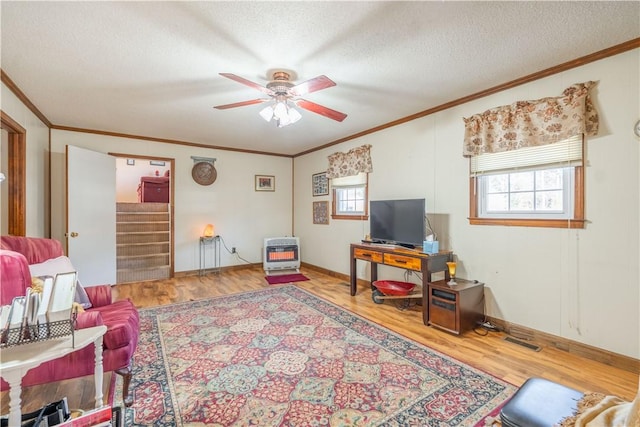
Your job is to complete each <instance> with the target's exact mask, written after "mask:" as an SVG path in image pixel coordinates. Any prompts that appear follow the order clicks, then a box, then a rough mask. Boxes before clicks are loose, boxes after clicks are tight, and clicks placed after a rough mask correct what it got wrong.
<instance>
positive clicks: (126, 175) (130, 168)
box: [116, 157, 171, 203]
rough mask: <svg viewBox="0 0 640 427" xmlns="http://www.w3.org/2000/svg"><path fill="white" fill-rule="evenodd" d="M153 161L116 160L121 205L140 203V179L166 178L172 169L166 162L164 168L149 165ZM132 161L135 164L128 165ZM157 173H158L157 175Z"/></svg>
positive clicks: (117, 191)
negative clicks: (148, 177)
mask: <svg viewBox="0 0 640 427" xmlns="http://www.w3.org/2000/svg"><path fill="white" fill-rule="evenodd" d="M150 160H153V159H127V158H126V157H119V158H117V159H116V200H117V201H118V202H121V203H137V202H138V186H139V185H140V177H143V176H164V173H165V172H166V171H169V170H170V169H171V164H170V163H168V162H165V165H164V166H154V165H151V164H150V163H149V161H150ZM127 161H132V162H133V164H127ZM156 171H157V172H158V173H157V174H156Z"/></svg>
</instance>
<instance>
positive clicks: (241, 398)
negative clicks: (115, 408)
mask: <svg viewBox="0 0 640 427" xmlns="http://www.w3.org/2000/svg"><path fill="white" fill-rule="evenodd" d="M140 316H141V336H140V344H139V346H138V349H137V351H136V354H135V359H134V374H133V380H132V384H131V387H132V390H133V392H134V397H135V403H134V405H133V406H132V407H131V408H129V409H127V410H126V413H125V425H127V426H139V425H163V426H164V425H178V426H180V425H190V426H192V425H193V426H195V425H198V426H200V425H215V426H296V427H299V426H379V425H384V426H438V427H443V426H473V425H476V424H477V423H479V422H480V421H481V420H482V419H483V417H485V416H486V415H488V414H489V413H491V411H492V410H494V409H495V408H496V407H498V406H499V405H501V404H502V403H503V402H504V401H505V400H506V399H508V398H509V397H510V396H511V395H512V394H513V393H514V392H515V387H514V386H512V385H510V384H508V383H505V382H503V381H501V380H499V379H497V378H494V377H492V376H490V375H488V374H486V373H483V372H481V371H479V370H476V369H474V368H471V367H469V366H466V365H464V364H462V363H461V362H458V361H456V360H455V359H452V358H450V357H448V356H446V355H443V354H440V353H437V352H435V351H434V350H431V349H429V348H427V347H424V346H422V345H420V344H418V343H416V342H413V341H410V340H408V339H406V338H404V337H402V336H400V335H397V334H395V333H394V332H391V331H389V330H387V329H385V328H383V327H381V326H379V325H376V324H374V323H371V322H369V321H367V320H365V319H363V318H361V317H359V316H356V315H354V314H353V313H350V312H348V311H345V310H344V309H342V308H340V307H338V306H336V305H334V304H332V303H329V302H327V301H325V300H322V299H320V298H318V297H315V296H313V295H311V294H309V293H308V292H306V291H303V290H301V289H298V288H296V287H295V286H291V285H290V286H277V287H270V288H268V289H264V290H259V291H253V292H248V293H242V294H235V295H230V296H225V297H219V298H212V299H206V300H199V301H193V302H188V303H181V304H174V305H168V306H162V307H157V308H153V309H143V310H141V311H140ZM117 377H118V379H117V381H118V382H119V384H118V385H117V386H116V392H117V393H121V390H122V387H121V383H120V381H122V380H121V378H120V376H119V375H118V376H117ZM121 399H122V396H121V395H118V396H116V402H119V401H121Z"/></svg>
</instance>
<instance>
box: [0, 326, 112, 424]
mask: <svg viewBox="0 0 640 427" xmlns="http://www.w3.org/2000/svg"><path fill="white" fill-rule="evenodd" d="M105 332H107V327H106V326H104V325H101V326H94V327H92V328H86V329H78V330H77V331H75V333H74V335H75V338H74V339H75V347H72V341H71V335H69V336H67V337H61V338H54V339H50V340H45V341H39V342H33V343H29V344H22V345H17V346H14V347H8V348H4V349H2V350H0V375H2V378H4V379H5V381H7V382H8V383H9V387H10V388H9V411H10V412H9V425H10V426H19V425H20V422H21V417H22V410H21V404H22V400H21V398H20V394H21V393H22V377H24V376H25V374H26V373H27V372H28V371H29V370H30V369H31V368H35V367H36V366H39V365H40V364H41V363H44V362H47V361H49V360H53V359H57V358H59V357H62V356H64V355H67V354H69V353H73V352H74V351H76V350H80V349H81V348H84V347H86V346H88V345H89V344H91V343H94V344H95V355H96V356H95V368H94V371H93V375H94V382H95V387H96V408H100V407H101V406H102V397H103V396H102V377H103V372H102V336H103V335H104V334H105Z"/></svg>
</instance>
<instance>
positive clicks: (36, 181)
mask: <svg viewBox="0 0 640 427" xmlns="http://www.w3.org/2000/svg"><path fill="white" fill-rule="evenodd" d="M0 99H1V100H2V104H1V105H0V108H1V109H2V111H3V112H5V113H6V114H7V115H8V116H9V117H11V118H12V119H13V120H15V121H16V122H17V123H18V124H19V125H20V126H22V127H23V128H25V129H26V131H27V147H26V154H27V166H26V169H27V171H26V187H27V188H26V201H25V204H26V206H25V209H26V211H27V213H26V218H25V226H26V227H25V228H26V230H25V231H26V235H27V236H33V237H48V236H49V209H48V204H49V191H48V188H49V128H48V127H47V126H46V125H45V124H44V123H42V121H41V120H40V119H39V118H38V117H37V116H36V115H35V114H33V113H32V112H31V110H29V109H28V108H27V107H26V106H25V105H24V104H23V103H22V101H20V100H19V99H18V98H17V97H16V96H15V95H14V93H13V92H11V90H9V88H7V87H6V86H5V84H4V83H2V93H1V96H0ZM4 173H5V175H7V173H6V171H5V172H4ZM5 184H6V181H5Z"/></svg>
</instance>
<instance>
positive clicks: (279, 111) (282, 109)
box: [273, 101, 289, 120]
mask: <svg viewBox="0 0 640 427" xmlns="http://www.w3.org/2000/svg"><path fill="white" fill-rule="evenodd" d="M288 110H289V108H288V107H287V101H277V102H276V104H275V105H274V106H273V116H274V117H275V118H276V120H286V119H288V117H289V111H288Z"/></svg>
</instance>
